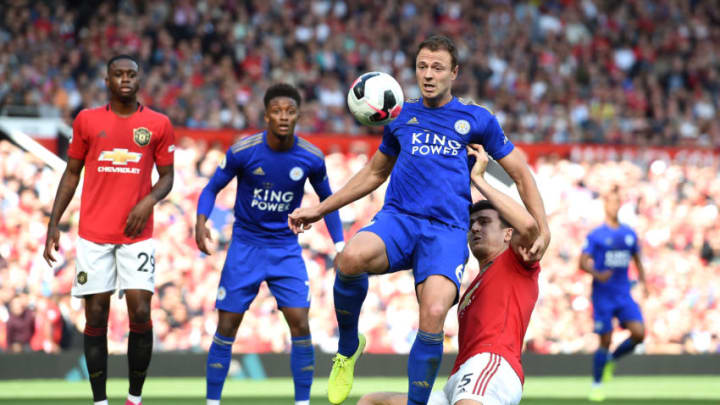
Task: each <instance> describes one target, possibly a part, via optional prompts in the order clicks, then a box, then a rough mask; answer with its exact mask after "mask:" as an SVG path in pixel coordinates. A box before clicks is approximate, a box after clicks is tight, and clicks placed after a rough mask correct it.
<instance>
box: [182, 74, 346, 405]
mask: <svg viewBox="0 0 720 405" xmlns="http://www.w3.org/2000/svg"><path fill="white" fill-rule="evenodd" d="M264 102H265V122H266V124H267V130H266V131H263V132H261V133H259V134H256V135H253V136H250V137H247V138H244V139H242V140H240V141H239V142H237V143H236V144H234V145H233V146H231V147H230V149H229V150H228V151H227V154H226V156H225V159H224V160H223V161H222V163H220V166H219V167H218V169H217V171H216V172H215V174H214V175H213V177H212V178H211V179H210V182H209V183H208V185H207V186H206V187H205V188H204V189H203V191H202V193H201V194H200V199H199V201H198V209H197V223H196V226H195V241H196V242H197V245H198V248H199V249H200V250H201V251H203V252H204V253H206V254H211V252H210V250H209V249H208V246H207V244H206V240H209V239H210V231H209V230H208V228H207V226H206V221H207V219H208V217H209V216H210V213H211V212H212V209H213V206H214V205H215V198H216V196H217V193H218V192H219V191H220V190H222V189H223V188H224V187H225V186H226V185H227V184H228V183H229V182H230V180H232V179H233V178H235V177H237V196H236V200H235V223H234V225H233V234H232V242H231V243H230V247H229V248H228V253H227V258H226V259H225V266H224V267H223V270H222V275H221V278H220V287H219V288H218V292H217V300H216V302H215V307H216V308H217V309H218V327H217V331H216V333H215V337H214V338H213V343H212V345H211V346H210V351H209V353H208V359H207V370H206V373H207V404H208V405H216V404H219V403H220V395H221V393H222V387H223V384H224V382H225V378H226V377H227V373H228V367H229V365H230V357H231V354H232V344H233V341H234V340H235V335H236V333H237V330H238V327H239V326H240V322H241V321H242V318H243V314H244V313H245V311H246V310H247V309H248V307H249V306H250V303H251V302H252V300H253V299H254V298H255V296H256V295H257V292H258V288H259V287H260V283H262V282H263V281H266V282H267V284H268V287H270V291H271V292H272V294H273V295H274V296H275V299H276V300H277V304H278V307H279V308H280V310H281V311H282V313H283V315H284V316H285V320H286V321H287V323H288V326H289V327H290V335H291V336H292V349H291V352H290V368H291V371H292V374H293V381H294V383H295V403H296V404H298V405H307V404H308V403H309V401H310V386H311V384H312V379H313V373H314V370H315V367H314V364H315V354H314V350H313V346H312V340H311V336H310V327H309V325H308V311H309V306H310V290H309V283H308V275H307V270H306V269H305V263H304V261H303V258H302V255H301V254H302V250H301V248H300V245H299V244H298V241H297V236H296V235H295V234H294V233H293V232H292V231H291V230H290V229H288V227H287V221H288V213H290V212H291V211H292V210H294V209H295V208H297V207H298V206H300V203H301V201H302V198H303V193H304V191H303V190H304V186H305V180H306V179H309V180H310V184H312V186H313V188H314V189H315V192H317V194H318V196H319V197H320V199H321V200H324V199H326V198H328V197H329V196H330V194H332V192H331V190H330V184H329V183H328V178H327V173H326V169H325V159H324V156H323V153H322V152H321V151H320V149H318V148H316V147H315V146H313V145H312V144H310V142H308V141H306V140H304V139H302V138H300V137H298V136H295V133H294V132H295V124H296V123H297V120H298V117H299V112H300V93H298V91H297V90H296V89H295V88H294V87H292V86H290V85H287V84H276V85H273V86H271V87H270V88H269V89H268V90H267V92H266V93H265V98H264ZM325 222H326V224H327V227H328V230H329V232H330V235H331V237H332V239H333V241H334V242H335V244H336V247H338V248H340V249H341V245H342V243H343V232H342V224H341V223H340V217H339V215H338V214H337V213H331V214H328V215H327V216H326V217H325Z"/></svg>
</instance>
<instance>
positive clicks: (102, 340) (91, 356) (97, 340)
mask: <svg viewBox="0 0 720 405" xmlns="http://www.w3.org/2000/svg"><path fill="white" fill-rule="evenodd" d="M112 294H113V291H108V292H104V293H99V294H91V295H86V296H85V331H84V332H83V350H84V352H85V363H86V364H87V368H88V375H89V376H90V388H91V389H92V393H93V401H94V402H95V403H96V404H104V405H106V404H107V392H106V386H107V362H108V343H107V324H108V316H109V315H110V296H111V295H112Z"/></svg>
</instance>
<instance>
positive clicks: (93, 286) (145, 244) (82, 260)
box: [72, 238, 155, 298]
mask: <svg viewBox="0 0 720 405" xmlns="http://www.w3.org/2000/svg"><path fill="white" fill-rule="evenodd" d="M135 289H137V290H148V291H150V292H155V241H154V240H153V239H145V240H143V241H140V242H136V243H132V244H125V245H118V244H114V243H95V242H91V241H89V240H86V239H83V238H78V245H77V258H76V267H75V279H74V280H73V287H72V295H73V296H74V297H82V296H84V295H90V294H97V293H102V292H107V291H115V290H119V291H120V297H121V298H122V296H123V293H124V292H125V290H135Z"/></svg>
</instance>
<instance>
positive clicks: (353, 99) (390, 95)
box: [347, 72, 404, 126]
mask: <svg viewBox="0 0 720 405" xmlns="http://www.w3.org/2000/svg"><path fill="white" fill-rule="evenodd" d="M403 100H404V98H403V92H402V88H401V87H400V84H399V83H398V82H397V81H396V80H395V79H394V78H393V77H392V76H390V75H389V74H387V73H383V72H368V73H364V74H362V75H361V76H360V77H358V78H357V79H355V81H354V82H353V84H352V86H350V91H348V96H347V104H348V108H350V112H351V113H352V115H353V116H355V119H357V120H358V122H360V123H361V124H363V125H369V126H380V125H387V124H388V123H390V122H391V121H392V120H394V119H395V118H397V116H398V115H400V111H401V110H402V106H403Z"/></svg>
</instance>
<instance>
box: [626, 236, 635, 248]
mask: <svg viewBox="0 0 720 405" xmlns="http://www.w3.org/2000/svg"><path fill="white" fill-rule="evenodd" d="M634 242H635V238H633V236H632V235H625V244H626V245H628V246H632V244H633V243H634Z"/></svg>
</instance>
